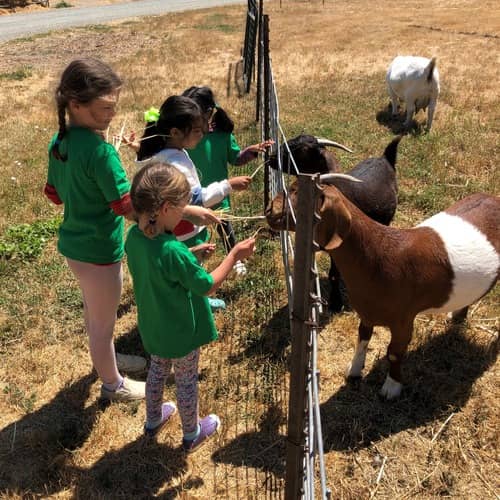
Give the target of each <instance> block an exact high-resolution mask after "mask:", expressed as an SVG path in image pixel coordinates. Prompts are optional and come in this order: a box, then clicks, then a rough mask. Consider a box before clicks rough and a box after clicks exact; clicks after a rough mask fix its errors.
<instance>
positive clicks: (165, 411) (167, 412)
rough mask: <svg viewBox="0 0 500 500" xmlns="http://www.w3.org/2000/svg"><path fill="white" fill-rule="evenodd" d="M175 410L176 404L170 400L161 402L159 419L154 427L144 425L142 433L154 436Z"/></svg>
mask: <svg viewBox="0 0 500 500" xmlns="http://www.w3.org/2000/svg"><path fill="white" fill-rule="evenodd" d="M176 411H177V406H175V403H172V401H169V402H168V403H163V404H162V405H161V421H160V423H159V424H157V425H155V426H154V427H148V424H147V422H146V424H145V425H144V434H146V436H149V437H155V436H156V435H157V434H158V433H159V432H160V431H161V429H162V428H163V426H164V425H165V424H166V423H167V422H168V421H169V420H170V417H171V416H172V415H174V414H175V412H176Z"/></svg>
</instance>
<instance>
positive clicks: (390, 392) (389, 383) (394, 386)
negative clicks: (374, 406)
mask: <svg viewBox="0 0 500 500" xmlns="http://www.w3.org/2000/svg"><path fill="white" fill-rule="evenodd" d="M402 389H403V384H401V383H400V382H398V381H396V380H394V379H393V378H392V377H391V376H390V375H387V378H386V379H385V382H384V385H383V386H382V389H381V390H380V395H381V396H382V397H383V398H385V399H387V400H391V399H395V398H398V397H399V396H400V394H401V390H402Z"/></svg>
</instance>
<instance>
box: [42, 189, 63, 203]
mask: <svg viewBox="0 0 500 500" xmlns="http://www.w3.org/2000/svg"><path fill="white" fill-rule="evenodd" d="M43 193H44V194H45V196H46V197H47V198H48V199H49V200H50V201H51V202H52V203H55V204H56V205H61V204H62V200H61V198H59V195H58V194H57V191H56V188H55V187H54V186H51V185H50V184H45V189H44V190H43Z"/></svg>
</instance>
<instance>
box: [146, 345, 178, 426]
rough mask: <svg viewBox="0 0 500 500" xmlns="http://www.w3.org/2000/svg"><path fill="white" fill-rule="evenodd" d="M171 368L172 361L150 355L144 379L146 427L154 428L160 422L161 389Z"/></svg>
mask: <svg viewBox="0 0 500 500" xmlns="http://www.w3.org/2000/svg"><path fill="white" fill-rule="evenodd" d="M171 368H172V360H170V359H166V358H161V357H159V356H155V355H154V354H152V355H151V364H150V366H149V371H148V378H147V379H146V427H149V428H154V427H156V426H157V425H158V424H159V423H160V422H161V420H162V410H161V406H162V403H163V388H164V387H165V378H166V377H167V375H168V374H169V373H170V369H171Z"/></svg>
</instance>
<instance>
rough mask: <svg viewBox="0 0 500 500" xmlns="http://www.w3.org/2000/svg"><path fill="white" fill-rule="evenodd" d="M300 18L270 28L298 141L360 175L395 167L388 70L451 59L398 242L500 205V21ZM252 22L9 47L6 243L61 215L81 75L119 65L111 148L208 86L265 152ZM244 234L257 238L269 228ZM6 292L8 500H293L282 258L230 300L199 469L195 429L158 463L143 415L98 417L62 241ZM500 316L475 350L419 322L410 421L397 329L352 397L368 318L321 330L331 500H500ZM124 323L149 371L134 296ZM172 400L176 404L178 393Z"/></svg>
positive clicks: (5, 65)
mask: <svg viewBox="0 0 500 500" xmlns="http://www.w3.org/2000/svg"><path fill="white" fill-rule="evenodd" d="M282 4H283V6H282V8H279V2H277V1H274V2H266V8H267V13H268V14H269V15H270V25H271V48H272V62H273V70H274V73H275V76H276V81H277V88H278V94H279V98H280V108H281V121H282V125H283V128H284V130H285V132H286V133H287V136H288V137H292V136H293V135H295V134H296V133H298V132H300V131H302V130H306V131H308V132H311V133H315V134H317V135H322V136H329V137H331V138H332V139H335V140H339V141H341V142H343V143H345V144H346V145H349V146H351V147H352V148H353V149H354V150H355V153H354V154H353V155H349V156H348V155H347V154H345V153H342V154H341V159H342V161H343V163H344V164H345V165H346V168H347V167H348V166H350V165H352V164H354V163H356V162H357V161H359V160H360V159H363V158H366V157H367V156H375V155H379V154H380V153H381V152H382V151H383V148H384V147H385V145H386V144H387V143H388V142H389V141H390V139H391V137H392V135H393V130H392V129H391V127H392V126H393V124H391V123H390V122H389V121H388V120H387V104H388V98H387V96H386V91H385V88H384V74H385V69H386V67H387V65H388V64H389V62H390V60H391V59H392V58H393V57H394V55H396V54H397V53H406V54H409V53H415V54H421V55H427V56H430V55H436V56H437V57H438V66H439V70H440V73H441V80H442V94H441V99H440V101H439V102H438V107H437V111H436V115H435V121H434V124H433V130H432V133H431V134H428V135H427V134H422V133H421V130H420V128H419V127H418V126H417V127H416V129H415V131H414V133H413V134H412V135H411V136H409V137H407V138H405V139H404V140H403V141H402V143H401V146H400V153H399V158H398V165H397V169H398V174H399V182H400V206H399V210H398V214H397V218H396V224H397V225H400V226H408V225H411V224H413V223H415V222H416V221H417V220H421V218H422V217H423V216H425V215H428V214H430V213H432V212H434V211H436V210H439V209H441V208H443V207H445V206H446V205H447V204H449V203H450V202H451V201H452V200H455V199H458V198H459V197H461V196H463V195H465V194H467V193H469V192H473V191H478V190H485V191H489V192H492V193H496V194H498V193H499V187H500V179H499V169H498V168H497V165H496V162H497V158H498V132H499V128H498V125H499V123H500V121H499V120H500V107H499V104H498V90H497V86H498V62H499V61H498V59H499V44H500V41H499V37H500V23H499V21H498V20H499V19H500V16H499V15H498V14H500V12H499V9H498V6H497V3H496V2H493V1H483V2H480V3H479V2H473V1H465V0H459V1H451V0H450V1H436V0H423V1H422V2H419V3H418V6H417V5H416V4H415V2H410V1H409V0H403V1H398V2H396V1H392V0H391V1H384V2H378V3H373V2H369V1H368V0H349V1H347V0H339V1H335V2H330V1H327V2H325V6H324V7H323V5H322V2H319V1H316V2H298V1H283V2H282ZM424 12H425V16H423V15H422V13H424ZM244 18H245V16H244V12H243V10H242V8H241V7H230V8H224V9H215V10H206V11H199V12H190V13H188V14H175V15H167V16H162V17H155V18H150V19H145V20H143V21H134V22H125V23H112V24H110V25H106V26H93V27H88V28H78V29H74V30H71V31H69V32H66V33H58V34H56V33H54V34H50V35H43V36H36V37H32V38H29V39H24V40H19V41H14V42H9V43H4V44H2V45H0V55H1V56H2V57H0V79H1V83H2V95H1V97H0V116H2V118H3V120H2V123H3V127H2V135H1V137H0V151H1V152H2V155H1V157H0V172H1V173H2V175H1V176H0V214H1V215H0V241H1V237H2V235H3V234H4V233H5V231H6V230H7V228H9V227H11V226H13V225H15V224H19V223H32V222H34V221H36V220H51V219H53V218H54V217H56V216H58V214H59V213H60V209H58V208H56V207H54V206H51V205H49V203H48V202H47V201H46V200H44V198H43V196H42V195H41V189H42V187H43V185H44V183H45V172H46V145H47V143H48V140H49V137H50V136H51V134H52V132H53V131H54V130H55V127H56V122H55V113H54V109H53V103H52V92H53V89H54V86H55V84H56V81H57V77H58V75H59V73H60V71H61V69H62V68H63V67H64V66H65V65H66V64H67V63H68V62H69V61H70V60H71V59H72V58H74V57H76V56H79V55H94V56H98V57H101V58H103V59H104V60H106V61H108V62H110V63H112V64H113V66H114V68H115V69H117V70H118V72H119V73H120V74H121V75H123V76H124V77H125V79H126V84H125V87H124V90H123V92H122V97H121V101H120V110H119V115H118V116H117V118H116V120H115V122H114V124H113V127H114V130H112V131H111V132H112V133H118V132H119V131H120V129H121V127H122V124H123V123H124V122H125V121H126V123H127V124H128V125H127V127H129V126H130V127H132V128H135V129H136V130H140V129H141V126H142V123H141V119H142V112H143V111H144V110H145V109H147V108H149V107H150V106H151V105H159V104H161V102H162V101H163V100H164V99H165V98H166V97H167V96H168V95H169V94H172V93H178V92H180V91H182V90H183V89H184V88H186V87H188V86H190V85H193V84H208V85H211V86H212V87H213V88H214V89H215V91H216V93H217V94H218V99H219V101H220V102H221V104H222V105H223V106H224V107H226V108H227V109H228V110H230V112H231V114H232V115H233V117H234V119H235V122H236V124H237V137H238V138H239V140H240V144H242V145H246V144H251V143H254V142H257V140H258V127H256V126H255V124H254V123H253V116H254V111H253V105H254V102H253V99H254V96H253V95H251V96H248V97H245V98H244V99H237V98H236V97H234V96H233V95H231V96H230V97H229V98H227V97H226V96H225V88H226V81H225V79H226V72H227V67H228V64H229V62H231V61H235V60H236V59H237V58H238V55H239V50H240V46H241V43H242V39H243V22H244ZM422 120H423V115H422V114H420V115H418V116H417V122H422ZM120 154H121V155H122V158H123V159H124V162H125V164H126V166H127V168H128V170H129V173H130V174H132V173H133V170H134V167H133V163H132V154H131V153H130V151H128V150H127V149H126V148H125V147H124V146H122V147H121V149H120ZM257 166H258V163H257V162H254V164H252V165H249V166H248V167H246V168H245V170H244V171H246V172H248V173H251V172H253V171H254V170H255V169H256V168H257ZM12 177H14V178H15V179H14V180H12V179H11V178H12ZM261 179H262V173H261V172H259V173H258V175H257V176H256V179H255V180H256V181H257V182H256V183H255V185H254V187H253V188H252V190H251V191H250V192H248V193H238V196H235V197H234V208H233V213H234V215H238V216H252V215H255V214H257V213H259V211H261V209H262V207H261V202H260V199H261V193H260V189H261V185H260V181H261ZM235 224H238V226H237V230H238V234H239V235H241V236H243V235H248V234H252V233H254V232H255V230H256V229H257V227H258V226H259V224H258V223H257V222H256V221H252V220H248V221H244V220H241V221H239V222H235ZM217 258H220V253H219V254H218V256H217ZM323 259H324V258H323V257H322V266H323V267H326V264H325V263H324V262H323ZM210 265H213V262H211V263H210ZM0 276H1V278H0V279H1V283H2V286H1V288H0V356H1V361H0V389H1V391H0V401H1V408H2V412H1V414H0V428H1V429H2V430H0V457H1V463H2V467H1V468H0V497H2V498H9V499H14V498H31V497H36V498H40V497H44V498H47V497H50V498H73V497H76V498H115V497H122V498H151V497H162V498H185V499H187V498H207V497H210V496H211V497H214V498H274V497H279V496H280V495H281V494H282V487H283V478H284V449H285V441H284V438H283V435H284V433H285V432H286V422H285V419H286V403H287V394H286V386H287V380H286V378H287V376H286V359H287V356H288V349H289V345H288V340H287V335H288V312H287V308H286V299H285V291H284V282H283V278H282V273H281V263H280V255H279V252H278V247H277V242H276V241H274V240H272V239H270V238H268V235H264V237H263V238H261V239H259V251H258V253H257V255H256V256H255V258H253V259H252V262H251V263H250V264H249V274H248V276H247V277H245V278H244V279H242V280H234V279H233V280H229V281H228V282H227V283H226V284H225V285H224V287H223V288H222V290H221V293H220V296H221V297H223V298H225V299H226V301H227V302H228V308H227V310H226V312H225V313H223V314H218V316H217V324H218V327H219V330H220V333H221V340H220V341H219V342H216V343H214V344H213V345H211V346H209V347H208V348H206V349H204V351H203V354H202V358H201V359H202V367H201V374H202V377H201V408H202V411H203V412H206V411H215V412H218V413H219V414H220V415H221V417H222V419H223V422H224V427H223V431H222V432H221V435H220V436H219V438H218V440H217V441H215V442H213V443H210V444H209V445H207V447H206V448H204V449H202V450H200V452H199V453H197V454H196V455H194V456H193V457H190V458H189V459H186V458H185V457H184V456H182V455H181V454H180V453H179V450H178V444H179V440H180V436H181V434H180V426H179V423H178V420H176V421H174V422H173V423H172V424H170V427H169V429H168V431H166V432H163V433H162V434H161V435H160V438H159V442H158V444H151V443H147V442H145V441H144V440H143V438H142V436H141V435H142V425H143V421H144V404H143V403H140V404H136V405H121V404H115V405H111V406H109V407H102V406H100V405H99V404H98V402H97V399H96V398H97V394H98V389H99V385H98V383H97V380H96V378H95V375H94V374H93V373H92V371H91V364H90V362H89V358H88V354H87V343H86V338H85V334H84V331H83V322H82V318H81V301H80V297H79V292H78V287H77V285H76V283H75V280H74V279H73V277H72V276H71V274H70V273H69V272H68V270H67V268H66V267H65V265H64V263H63V261H62V259H61V257H60V256H59V255H58V254H57V252H56V250H55V241H54V239H51V240H50V241H49V243H48V245H47V246H46V248H45V250H44V252H43V254H42V255H41V256H40V257H39V258H37V259H35V260H31V261H25V260H23V259H19V258H18V259H13V260H8V261H0ZM498 304H499V291H498V287H497V288H496V289H495V290H494V291H493V292H492V293H491V294H490V295H488V296H487V297H486V298H485V299H483V300H482V301H481V302H480V303H479V305H478V306H477V307H474V308H473V311H472V314H471V317H470V319H469V323H468V325H467V327H466V328H464V329H463V330H461V331H459V332H456V331H449V330H447V325H446V324H445V321H444V318H443V317H440V316H436V317H429V318H422V319H419V320H418V321H417V322H416V329H415V336H414V340H413V343H412V345H411V350H410V352H409V355H408V361H407V363H406V365H405V377H406V381H407V386H406V388H405V391H404V392H403V395H402V397H401V399H400V400H398V401H397V402H393V403H386V402H383V401H380V400H379V399H378V396H377V390H378V389H379V387H380V385H381V383H382V381H383V379H384V376H385V368H386V367H385V366H384V362H383V356H384V354H385V350H386V345H387V341H388V332H387V331H385V330H384V329H379V331H378V332H377V333H378V335H376V336H375V338H374V339H373V340H372V343H371V350H370V351H369V356H368V361H367V368H366V373H367V375H366V377H365V378H364V379H363V380H362V381H361V382H359V383H358V384H354V385H351V384H349V385H346V384H345V383H344V380H343V369H344V366H345V365H346V364H347V361H348V360H349V359H350V356H351V354H352V348H353V344H354V339H355V335H356V329H357V321H356V317H355V315H354V314H345V315H342V316H340V317H337V318H335V319H334V320H333V321H331V322H330V323H329V324H327V325H326V326H325V328H324V330H323V332H322V334H321V339H320V353H319V360H320V368H321V373H322V377H321V391H322V392H321V394H322V417H323V422H324V424H323V425H324V440H325V450H326V463H327V468H328V470H327V476H328V483H329V485H330V487H331V489H332V491H333V494H332V497H333V498H344V499H359V498H367V499H368V498H437V497H448V498H467V499H469V498H470V499H476V498H477V499H479V498H481V499H483V498H498V495H499V491H500V484H499V479H498V478H499V477H500V475H499V470H498V468H499V467H498V465H499V464H498V438H499V436H498V417H497V414H498V382H499V372H498V366H497V364H496V357H497V346H498V329H499V319H498V318H499V306H498ZM119 316H120V317H119V320H118V324H117V328H116V336H117V344H118V347H119V348H120V349H121V350H122V351H123V352H131V353H132V352H139V353H140V352H142V348H141V345H140V340H139V338H138V335H137V330H136V321H135V305H134V301H133V297H132V292H131V286H130V281H129V280H128V277H127V279H126V282H125V292H124V295H123V298H122V305H121V308H120V314H119ZM143 376H144V374H143ZM166 397H173V386H172V383H171V382H169V383H168V384H167V387H166Z"/></svg>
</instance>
